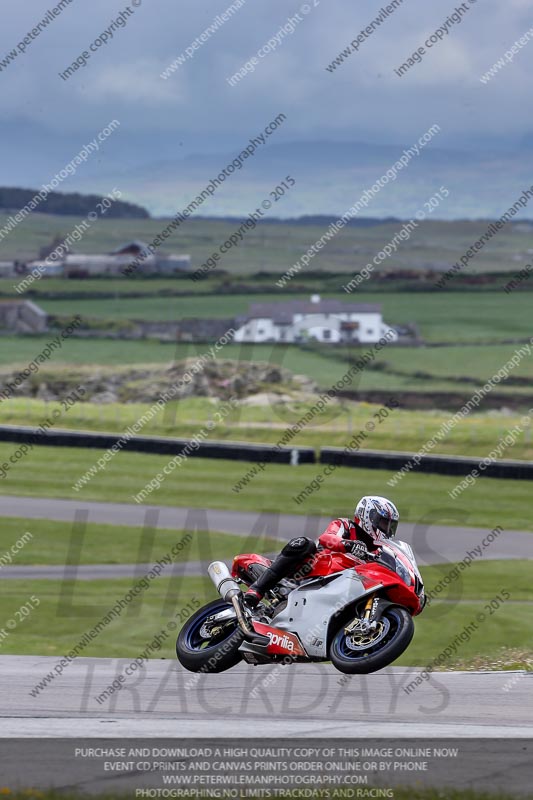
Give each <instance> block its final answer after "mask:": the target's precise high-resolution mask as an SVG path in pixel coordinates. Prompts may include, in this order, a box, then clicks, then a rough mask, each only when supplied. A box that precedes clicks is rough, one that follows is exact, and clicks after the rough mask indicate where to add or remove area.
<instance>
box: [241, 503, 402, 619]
mask: <svg viewBox="0 0 533 800" xmlns="http://www.w3.org/2000/svg"><path fill="white" fill-rule="evenodd" d="M399 519H400V515H399V513H398V509H397V508H396V506H395V505H394V503H392V502H391V501H390V500H387V499H386V498H385V497H381V496H379V495H365V496H364V497H362V498H361V499H360V500H359V502H358V503H357V505H356V508H355V511H354V518H353V520H351V519H348V518H344V517H340V518H338V519H335V520H333V521H332V522H330V524H329V525H328V527H327V528H326V530H325V531H324V532H323V533H322V534H321V536H320V537H319V538H318V541H317V542H314V541H313V540H312V539H309V538H307V537H306V536H299V537H296V538H294V539H291V540H290V541H289V542H288V543H287V544H286V545H285V547H284V548H283V549H282V551H281V553H280V554H279V555H278V556H277V557H276V558H275V559H274V561H273V562H272V564H271V565H270V566H269V567H267V568H265V570H264V572H263V573H262V574H261V575H260V577H259V578H258V579H257V580H256V581H254V583H252V585H251V586H250V588H249V589H248V591H247V592H246V593H245V595H244V602H245V603H246V604H247V605H248V606H249V607H250V608H254V607H255V606H257V604H258V603H259V602H260V601H261V600H262V599H263V596H264V595H265V593H266V592H268V591H270V590H271V589H273V588H274V586H276V584H277V583H279V581H281V580H282V579H283V578H289V577H293V578H297V577H305V567H306V564H309V562H312V558H313V556H314V555H315V554H316V552H317V549H320V550H329V551H331V552H344V553H351V554H352V555H354V556H357V558H361V559H363V560H367V559H373V558H377V557H379V555H380V553H381V545H380V543H382V542H384V541H385V540H387V539H390V538H393V537H394V536H395V535H396V529H397V527H398V522H399ZM298 572H300V573H301V574H300V575H299V576H298V574H297V573H298Z"/></svg>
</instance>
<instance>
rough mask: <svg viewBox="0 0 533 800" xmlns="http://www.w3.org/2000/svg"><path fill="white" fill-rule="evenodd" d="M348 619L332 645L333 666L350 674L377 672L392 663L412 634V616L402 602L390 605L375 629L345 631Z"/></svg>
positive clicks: (335, 636) (330, 649) (330, 652)
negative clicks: (399, 604)
mask: <svg viewBox="0 0 533 800" xmlns="http://www.w3.org/2000/svg"><path fill="white" fill-rule="evenodd" d="M346 626H347V622H344V624H343V625H342V626H341V627H340V628H339V629H338V631H337V632H336V633H335V634H334V636H333V639H332V641H331V644H330V647H329V657H330V659H331V662H332V664H333V666H335V667H336V668H337V669H338V670H339V671H340V672H344V673H346V674H348V675H364V674H368V673H369V672H376V671H377V670H379V669H383V667H387V666H388V665H389V664H392V662H393V661H395V660H396V659H397V658H398V657H399V656H401V654H402V653H403V652H404V650H406V648H407V647H408V645H409V644H410V642H411V639H412V638H413V635H414V632H415V626H414V622H413V618H412V617H411V615H410V614H409V612H408V611H406V609H405V608H401V606H389V607H388V608H387V609H386V610H385V612H384V613H383V616H382V617H381V619H380V620H379V623H378V626H377V628H376V629H375V630H374V631H366V632H364V631H358V630H357V629H356V630H354V631H353V632H351V633H348V634H347V633H346V631H345V628H346Z"/></svg>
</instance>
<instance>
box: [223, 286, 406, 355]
mask: <svg viewBox="0 0 533 800" xmlns="http://www.w3.org/2000/svg"><path fill="white" fill-rule="evenodd" d="M235 327H236V328H237V330H236V332H235V337H234V339H235V341H236V342H255V343H257V342H304V341H309V340H315V341H318V342H323V343H329V344H337V343H341V342H347V343H348V342H351V343H357V342H361V343H364V344H371V343H374V342H377V341H379V339H381V338H382V337H383V336H384V335H385V334H388V333H389V332H391V333H392V335H393V339H392V340H393V341H397V339H398V333H397V332H396V331H395V330H394V329H393V328H391V327H390V325H387V324H386V323H385V322H384V321H383V315H382V310H381V306H380V305H375V304H370V303H346V302H343V301H341V300H330V299H327V300H323V299H322V298H321V297H320V295H312V296H311V298H310V300H309V301H307V300H289V301H287V302H278V303H253V304H252V305H251V306H250V308H249V310H248V313H247V314H246V315H244V316H243V317H240V318H238V319H237V320H236V324H235Z"/></svg>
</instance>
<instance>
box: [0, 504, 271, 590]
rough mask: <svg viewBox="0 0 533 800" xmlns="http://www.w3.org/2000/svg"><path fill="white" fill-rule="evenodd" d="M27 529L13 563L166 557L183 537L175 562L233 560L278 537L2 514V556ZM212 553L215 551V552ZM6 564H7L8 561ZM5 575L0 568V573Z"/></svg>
mask: <svg viewBox="0 0 533 800" xmlns="http://www.w3.org/2000/svg"><path fill="white" fill-rule="evenodd" d="M26 533H29V534H30V535H31V539H28V540H27V542H26V543H25V545H24V546H23V547H21V549H20V550H17V552H15V553H14V554H12V556H11V557H12V565H13V566H22V565H39V564H41V565H42V564H46V565H51V564H66V563H76V564H138V563H151V562H154V561H157V560H158V559H160V558H162V557H163V556H164V555H165V554H167V553H168V552H169V550H170V549H171V547H172V546H173V545H176V544H177V543H179V542H180V541H181V540H183V547H182V549H180V551H179V552H178V553H177V554H176V556H175V557H174V560H175V561H178V562H183V561H202V560H203V561H205V560H209V559H211V560H212V559H213V558H222V559H226V560H228V561H230V560H231V559H232V558H233V556H234V555H235V554H237V553H244V552H250V551H251V552H255V550H256V549H258V550H259V552H263V553H264V552H275V551H276V550H277V549H278V548H279V541H275V540H274V539H268V538H258V537H255V536H248V537H246V536H232V535H231V534H227V533H220V532H218V531H198V530H195V531H191V532H190V534H189V535H190V537H191V538H190V539H189V536H187V535H186V534H185V532H184V531H183V530H178V529H176V531H172V530H166V529H164V528H153V527H151V526H150V525H147V526H146V527H145V528H135V527H127V526H125V525H100V524H96V523H88V524H80V523H74V524H72V523H69V522H56V521H54V520H45V519H19V518H17V517H0V557H1V556H2V555H5V554H6V553H10V551H11V548H12V547H13V546H14V545H15V544H16V542H17V541H19V540H20V539H21V537H24V536H25V534H26ZM213 554H214V555H213ZM6 566H7V564H6ZM0 576H1V572H0Z"/></svg>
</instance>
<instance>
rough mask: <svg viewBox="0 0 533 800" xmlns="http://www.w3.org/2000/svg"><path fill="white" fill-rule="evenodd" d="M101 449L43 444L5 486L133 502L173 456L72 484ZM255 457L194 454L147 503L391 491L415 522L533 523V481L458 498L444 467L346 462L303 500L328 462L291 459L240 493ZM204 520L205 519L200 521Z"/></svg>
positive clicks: (234, 505) (345, 497) (275, 506)
mask: <svg viewBox="0 0 533 800" xmlns="http://www.w3.org/2000/svg"><path fill="white" fill-rule="evenodd" d="M12 453H13V446H12V445H7V444H2V445H0V464H1V463H2V462H3V461H4V460H5V458H6V457H9V455H10V454H12ZM100 455H101V452H100V451H98V450H81V449H73V448H61V449H58V448H49V447H36V448H34V449H33V451H30V452H29V453H28V454H27V456H26V458H25V459H24V461H23V463H20V462H19V464H18V465H14V466H13V469H12V470H10V471H9V472H8V474H7V477H6V478H4V479H3V480H1V483H0V493H2V494H10V495H20V496H31V497H65V498H72V499H75V500H76V499H78V500H79V501H80V503H81V504H83V502H84V501H88V500H99V501H104V502H123V503H132V502H133V496H134V495H136V494H138V493H139V492H140V491H141V490H142V489H143V487H144V486H145V485H146V484H147V482H149V481H151V480H152V479H153V478H154V476H155V475H157V473H158V472H160V470H161V469H162V468H163V467H164V466H165V465H166V464H167V463H168V460H169V459H168V458H167V457H166V456H154V455H145V454H141V453H127V452H123V453H119V454H118V455H117V456H116V457H115V458H114V459H113V460H112V461H111V462H109V463H108V466H107V469H106V470H105V471H100V472H98V473H97V475H96V476H95V477H93V478H92V480H90V482H89V483H88V484H86V485H85V486H83V488H82V489H81V490H80V491H75V490H74V489H73V488H72V487H73V485H74V484H75V483H76V481H78V479H79V478H80V477H81V476H82V475H84V474H85V472H86V471H87V470H88V469H89V468H90V467H91V466H93V465H94V464H95V462H96V460H97V459H98V458H99V456H100ZM252 466H253V465H252V464H249V463H246V462H243V463H239V462H235V461H223V460H217V459H214V460H213V459H204V458H190V459H188V461H187V462H186V463H185V464H184V465H183V466H182V467H181V468H180V469H178V470H175V471H174V472H173V474H172V476H170V477H168V478H167V479H166V480H164V482H163V483H162V485H161V487H160V488H159V489H158V490H156V491H154V492H152V493H150V494H149V495H148V497H147V499H146V500H145V502H146V504H147V505H154V504H161V505H175V506H183V507H186V508H199V509H201V508H205V507H206V505H208V506H209V507H212V508H219V509H234V510H237V511H252V512H256V513H257V514H258V521H259V515H260V514H261V513H262V512H270V513H279V512H280V511H283V512H284V513H289V512H290V513H294V514H304V515H305V514H311V515H325V516H329V515H331V514H334V515H344V514H350V513H351V512H352V511H353V502H354V498H355V497H356V495H361V494H384V493H386V494H387V495H388V496H390V497H391V499H392V500H393V501H394V502H395V503H396V504H397V505H398V507H399V508H401V511H402V518H403V519H404V520H405V521H407V522H424V521H425V520H428V521H429V520H431V522H432V523H433V524H439V523H440V524H443V525H446V524H449V525H458V524H461V525H467V526H474V527H475V526H480V527H486V528H487V530H491V529H492V528H493V527H494V525H497V524H499V523H502V521H503V520H504V521H505V527H506V528H508V529H516V530H533V520H532V518H531V508H530V505H531V504H530V499H529V498H530V482H529V481H516V480H503V479H495V478H480V479H479V480H478V481H477V482H476V483H475V484H474V485H473V486H472V487H470V488H469V489H468V490H467V491H466V492H464V493H463V494H462V495H460V496H459V498H458V499H456V500H451V498H450V497H449V495H448V492H449V491H452V490H453V488H454V487H455V486H456V484H457V478H454V477H448V476H443V475H424V474H417V473H409V474H407V475H406V476H405V477H404V478H403V479H402V480H401V481H400V482H399V483H398V484H397V485H396V486H395V487H394V488H389V487H388V485H387V480H388V479H391V478H392V477H393V476H392V473H391V472H384V471H381V470H364V469H350V468H347V467H341V468H339V469H337V470H336V471H335V473H334V475H332V476H330V477H329V478H327V479H325V480H324V484H323V485H322V490H321V491H319V492H315V493H314V494H312V495H311V496H310V497H308V498H307V499H306V500H305V502H303V503H301V504H300V505H297V504H296V503H295V502H294V500H293V497H295V496H297V495H298V494H299V493H300V492H301V491H302V490H303V489H304V487H305V486H306V485H307V484H308V483H310V481H312V480H313V479H314V478H315V477H316V476H317V474H318V473H319V471H320V465H311V464H310V465H301V466H299V467H291V466H285V465H271V466H269V467H267V468H266V469H265V471H264V472H262V473H261V474H259V475H258V476H257V477H255V479H254V480H252V481H251V482H250V483H249V484H248V486H246V487H245V488H244V489H243V490H242V491H241V492H240V493H235V492H233V491H232V487H233V486H235V485H236V484H237V482H238V481H239V480H240V479H241V478H242V477H243V476H244V475H245V474H246V473H247V471H248V470H250V469H251V468H252ZM198 527H200V526H198Z"/></svg>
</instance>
